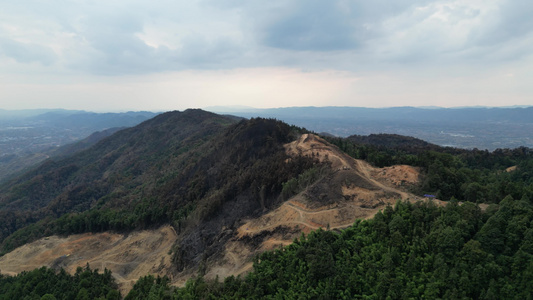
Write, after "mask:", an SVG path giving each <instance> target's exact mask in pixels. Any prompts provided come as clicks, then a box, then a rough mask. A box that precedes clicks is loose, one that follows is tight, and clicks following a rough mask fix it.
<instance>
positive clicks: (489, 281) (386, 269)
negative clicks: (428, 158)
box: [132, 197, 533, 299]
mask: <svg viewBox="0 0 533 300" xmlns="http://www.w3.org/2000/svg"><path fill="white" fill-rule="evenodd" d="M532 221H533V206H532V205H531V204H530V202H529V201H528V199H522V200H513V199H512V198H511V197H506V198H505V199H504V200H503V201H501V203H500V205H499V206H491V207H489V209H487V211H486V212H485V213H483V212H482V211H481V210H480V208H479V207H478V206H476V205H474V204H472V203H465V204H462V205H458V204H457V202H452V203H450V204H449V205H447V206H446V207H437V206H435V205H433V204H432V203H416V204H411V203H398V204H397V205H396V206H395V207H394V208H392V207H388V208H387V209H385V210H384V211H383V212H380V213H378V214H377V215H376V217H375V218H374V219H372V220H368V221H357V222H356V223H355V224H354V225H353V226H352V227H350V228H347V229H345V230H343V231H341V232H339V233H336V232H332V231H324V230H317V231H314V232H312V233H310V234H309V235H308V236H302V237H301V238H300V239H297V240H295V242H294V243H293V244H291V245H289V246H286V247H284V248H281V249H279V250H275V251H271V252H266V253H264V254H262V255H260V256H259V257H258V258H257V259H256V260H255V263H254V270H253V271H252V272H251V273H250V274H249V275H247V276H246V277H245V278H235V277H228V278H226V279H225V280H224V281H223V282H219V281H218V280H217V281H206V280H204V279H203V278H201V277H200V278H197V279H193V280H190V281H189V282H188V283H187V285H186V286H185V287H184V288H182V289H178V290H176V291H175V292H174V294H173V296H172V297H171V296H170V295H168V294H167V296H166V297H167V298H161V299H421V298H425V299H438V298H444V299H531V298H532V297H533V286H532V285H531V282H533V222H532ZM144 283H145V285H144V286H143V287H142V290H144V291H148V290H150V289H151V286H155V288H154V290H164V288H162V287H161V286H160V281H159V283H158V282H156V281H154V280H153V279H152V281H150V282H144ZM149 283H152V285H150V284H149ZM138 289H141V287H135V288H134V290H133V291H132V293H134V294H138V293H141V291H137V290H138ZM134 299H135V298H134Z"/></svg>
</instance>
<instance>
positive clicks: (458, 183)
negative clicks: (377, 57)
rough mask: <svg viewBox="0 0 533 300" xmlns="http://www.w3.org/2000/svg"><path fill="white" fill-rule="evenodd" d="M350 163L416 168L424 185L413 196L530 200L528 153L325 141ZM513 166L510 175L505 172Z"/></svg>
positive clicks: (382, 138)
mask: <svg viewBox="0 0 533 300" xmlns="http://www.w3.org/2000/svg"><path fill="white" fill-rule="evenodd" d="M327 139H328V141H330V142H331V143H333V144H335V145H337V146H338V147H339V148H340V149H341V150H343V151H344V152H346V153H347V154H349V155H351V156H352V157H354V158H358V159H364V160H366V161H368V162H370V163H371V164H374V165H375V166H378V167H384V166H391V165H396V164H406V165H411V166H417V167H420V168H421V169H422V172H423V176H424V180H423V181H422V183H421V185H420V186H418V187H417V188H416V189H415V190H414V192H417V193H420V194H426V193H427V194H434V195H436V196H437V197H438V198H439V199H443V200H450V199H452V198H455V199H459V200H466V201H471V202H477V203H498V202H499V201H500V200H501V199H503V198H504V197H505V196H507V195H512V196H513V197H514V198H515V199H519V198H522V196H526V197H528V198H530V199H533V176H532V174H533V150H531V149H529V148H525V147H520V148H516V149H497V150H495V151H493V152H489V151H486V150H478V149H474V150H465V149H457V148H450V147H439V146H437V145H432V144H429V143H426V142H424V141H421V140H418V139H415V138H411V137H403V136H398V135H388V134H380V135H370V136H368V137H362V136H352V137H349V138H346V139H341V138H327ZM509 167H513V170H512V171H506V169H507V168H509Z"/></svg>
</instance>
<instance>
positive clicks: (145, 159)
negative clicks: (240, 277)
mask: <svg viewBox="0 0 533 300" xmlns="http://www.w3.org/2000/svg"><path fill="white" fill-rule="evenodd" d="M299 130H300V129H298V128H295V127H291V126H289V125H287V124H284V123H282V122H279V121H275V120H267V119H252V120H242V121H238V120H237V119H235V118H230V117H224V116H218V115H215V114H212V113H207V112H204V111H201V110H187V111H184V112H169V113H165V114H162V115H159V116H157V117H156V118H154V119H151V120H149V121H146V122H144V123H142V124H140V125H139V126H136V127H133V128H129V129H125V130H122V131H120V132H118V133H116V134H114V135H112V136H110V137H109V138H106V139H104V140H102V141H101V142H99V143H97V144H96V145H94V146H93V147H91V148H89V149H88V150H85V151H82V152H79V153H76V154H75V155H73V156H68V157H64V158H58V159H50V160H48V161H47V162H45V163H44V164H43V165H41V166H40V167H39V168H37V169H35V170H33V171H31V172H28V173H26V174H25V175H23V176H21V177H19V178H16V179H14V180H12V181H11V182H9V183H7V184H4V185H3V186H2V187H1V189H0V209H1V211H0V217H1V218H2V219H3V220H5V222H3V223H2V225H1V240H2V250H3V252H4V253H5V252H7V251H10V250H12V249H14V248H15V247H17V246H20V245H22V244H24V243H27V242H29V241H32V240H34V239H37V238H40V237H43V236H48V235H52V234H63V235H64V234H73V233H82V232H101V231H107V230H114V231H131V230H138V229H144V228H153V227H156V226H161V225H163V224H171V225H173V226H174V228H175V229H176V231H177V232H178V234H180V243H179V244H177V246H176V250H175V258H174V260H175V263H176V269H177V270H183V269H185V268H187V267H195V268H196V267H198V265H199V264H200V263H201V262H202V261H205V260H206V259H207V258H209V257H210V256H211V255H214V254H215V253H217V252H218V251H220V249H218V248H220V247H222V245H223V243H215V242H214V241H215V240H216V241H221V239H222V241H223V240H224V239H227V238H229V236H220V234H222V227H224V226H233V225H234V223H235V222H236V220H238V219H239V218H243V217H245V216H249V215H253V214H258V213H260V212H262V211H264V210H266V209H267V208H269V207H272V206H273V205H276V204H277V203H278V201H280V197H279V195H280V193H281V189H282V183H283V182H286V181H288V180H289V179H290V178H292V177H296V176H298V175H299V174H300V173H302V172H304V171H305V170H306V169H309V168H311V167H312V166H313V161H312V159H311V158H305V157H300V158H294V159H291V160H287V158H288V156H287V154H286V153H285V150H284V148H283V145H284V144H285V143H288V142H290V141H292V140H293V139H295V138H296V137H297V136H298V131H299ZM217 249H218V250H217Z"/></svg>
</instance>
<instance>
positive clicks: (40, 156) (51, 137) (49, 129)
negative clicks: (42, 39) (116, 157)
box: [0, 110, 156, 181]
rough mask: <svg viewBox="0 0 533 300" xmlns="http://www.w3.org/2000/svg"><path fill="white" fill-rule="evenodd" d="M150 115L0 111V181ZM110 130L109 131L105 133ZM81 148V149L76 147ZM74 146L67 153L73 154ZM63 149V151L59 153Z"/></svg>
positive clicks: (143, 119)
mask: <svg viewBox="0 0 533 300" xmlns="http://www.w3.org/2000/svg"><path fill="white" fill-rule="evenodd" d="M155 115H156V113H152V112H128V113H91V112H85V111H69V110H20V111H7V110H0V181H1V180H2V179H4V178H6V177H7V176H9V175H11V174H14V173H16V172H18V171H20V170H22V169H24V168H26V167H28V166H31V165H33V164H35V163H38V162H40V161H42V160H44V159H46V158H48V157H49V156H51V155H58V154H65V153H58V152H57V151H56V150H57V149H58V148H59V147H60V146H64V145H67V144H71V143H74V142H77V141H80V140H82V139H85V138H87V137H89V136H90V135H91V134H93V133H95V132H98V131H102V132H101V133H100V134H99V135H98V134H95V135H94V136H93V137H94V139H93V140H87V141H86V142H87V143H88V144H87V145H86V146H89V145H90V144H91V143H93V142H96V141H97V140H98V139H99V138H103V137H105V136H106V135H110V134H111V133H113V132H115V131H116V130H118V129H120V128H125V127H131V126H134V125H137V124H139V123H141V122H142V121H145V120H147V119H149V118H152V117H154V116H155ZM105 130H110V131H107V132H106V131H105ZM79 146H81V147H83V145H79ZM74 148H75V147H74V146H73V147H71V150H74ZM65 150H67V149H63V152H64V151H65Z"/></svg>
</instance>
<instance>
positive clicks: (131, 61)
mask: <svg viewBox="0 0 533 300" xmlns="http://www.w3.org/2000/svg"><path fill="white" fill-rule="evenodd" d="M531 16H533V1H531V0H469V1H464V0H460V1H454V0H447V1H446V0H428V1H424V0H388V1H386V0H372V1H368V0H351V1H350V0H269V1H255V0H188V1H175V0H151V1H138V0H127V1H126V0H106V1H101V0H70V1H55V0H25V1H3V3H2V9H1V10H0V109H30V108H31V109H33V108H64V109H83V110H89V111H99V112H101V111H127V110H149V111H165V110H183V109H186V108H203V107H209V106H225V105H232V106H233V105H243V106H251V107H257V108H267V107H288V106H360V107H393V106H442V107H456V106H511V105H533V84H532V83H533V18H532V17H531Z"/></svg>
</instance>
